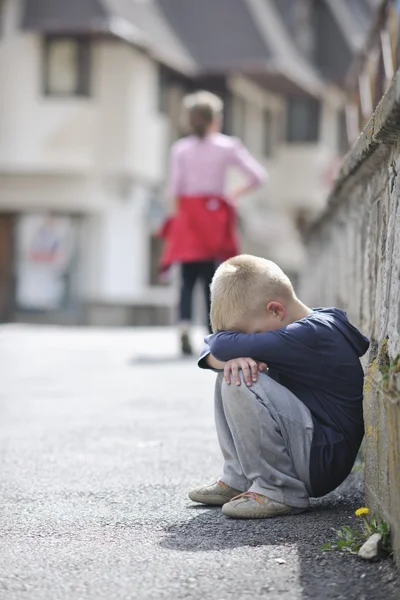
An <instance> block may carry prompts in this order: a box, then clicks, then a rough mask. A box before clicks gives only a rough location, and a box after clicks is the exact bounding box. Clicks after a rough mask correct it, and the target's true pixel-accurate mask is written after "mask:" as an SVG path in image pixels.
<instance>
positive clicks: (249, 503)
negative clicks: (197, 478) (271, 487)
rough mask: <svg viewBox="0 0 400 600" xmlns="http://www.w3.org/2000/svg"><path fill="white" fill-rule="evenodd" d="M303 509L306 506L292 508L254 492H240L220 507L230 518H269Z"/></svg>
mask: <svg viewBox="0 0 400 600" xmlns="http://www.w3.org/2000/svg"><path fill="white" fill-rule="evenodd" d="M305 511H307V508H293V507H292V506H287V505H286V504H282V503H281V502H276V501H275V500H271V499H270V498H267V496H263V495H261V494H256V493H255V492H245V493H243V494H240V495H239V496H237V498H234V499H233V500H231V501H230V502H228V503H227V504H225V506H223V508H222V514H223V515H225V517H230V518H231V519H269V518H271V517H282V516H283V515H297V514H300V513H302V512H305Z"/></svg>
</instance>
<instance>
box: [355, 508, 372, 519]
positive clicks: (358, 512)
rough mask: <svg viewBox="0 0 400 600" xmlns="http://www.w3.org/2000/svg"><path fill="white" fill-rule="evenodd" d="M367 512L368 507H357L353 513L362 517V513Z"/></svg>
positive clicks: (365, 513)
mask: <svg viewBox="0 0 400 600" xmlns="http://www.w3.org/2000/svg"><path fill="white" fill-rule="evenodd" d="M368 513H369V508H365V507H363V508H357V510H356V512H355V515H356V517H362V516H363V515H367V514H368Z"/></svg>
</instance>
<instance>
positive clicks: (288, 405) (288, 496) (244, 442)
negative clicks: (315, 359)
mask: <svg viewBox="0 0 400 600" xmlns="http://www.w3.org/2000/svg"><path fill="white" fill-rule="evenodd" d="M215 423H216V427H217V434H218V440H219V444H220V446H221V450H222V454H223V456H224V459H225V462H224V468H223V473H222V475H221V477H220V479H221V480H222V481H223V482H224V483H226V484H227V485H230V486H231V487H233V488H236V489H237V490H240V491H252V492H258V493H259V494H263V495H265V496H268V498H271V500H276V501H277V502H282V503H283V504H287V505H288V506H293V507H298V508H304V507H307V506H308V504H309V496H310V495H311V488H310V476H309V470H310V450H311V441H312V437H313V431H314V427H313V421H312V418H311V414H310V411H309V410H308V408H307V407H306V406H305V405H304V404H303V403H302V402H301V401H300V400H299V399H298V398H297V397H296V396H295V395H294V394H292V392H290V391H289V390H288V389H287V388H285V387H284V386H282V385H280V384H279V383H277V382H276V381H274V380H273V379H271V377H269V376H268V375H266V374H261V375H259V378H258V381H257V383H253V384H252V386H251V387H247V385H246V384H245V383H244V380H243V377H241V385H240V386H236V385H235V384H234V383H231V384H230V385H228V384H227V383H226V382H225V381H224V378H223V373H219V374H218V376H217V383H216V387H215Z"/></svg>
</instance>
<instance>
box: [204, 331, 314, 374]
mask: <svg viewBox="0 0 400 600" xmlns="http://www.w3.org/2000/svg"><path fill="white" fill-rule="evenodd" d="M301 327H302V326H301V325H299V324H298V323H293V324H291V325H289V326H288V327H285V328H283V329H278V330H277V331H266V332H263V333H236V332H234V331H223V332H219V333H216V334H214V335H211V336H209V337H208V338H206V342H207V344H208V345H209V347H210V352H211V354H212V355H213V356H214V357H215V358H216V359H217V360H221V361H228V360H231V359H233V358H240V357H242V356H250V357H251V358H253V359H254V360H256V361H262V362H265V363H266V364H267V365H268V366H269V367H274V368H278V369H280V370H281V371H282V372H285V371H287V372H288V374H290V373H292V372H293V371H296V372H297V373H298V372H299V371H300V370H304V371H306V372H307V371H308V372H309V370H310V369H314V370H315V369H318V367H319V366H320V365H321V353H320V352H319V349H318V341H317V339H315V344H312V345H311V346H310V344H309V341H310V340H309V339H308V343H307V344H304V343H303V340H302V329H301ZM308 336H309V333H308Z"/></svg>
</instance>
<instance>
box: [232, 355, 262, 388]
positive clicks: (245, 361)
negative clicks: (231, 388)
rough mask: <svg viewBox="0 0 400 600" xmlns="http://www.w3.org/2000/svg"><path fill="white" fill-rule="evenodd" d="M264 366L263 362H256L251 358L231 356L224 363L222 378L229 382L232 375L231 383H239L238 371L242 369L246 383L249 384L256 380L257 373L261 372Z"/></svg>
mask: <svg viewBox="0 0 400 600" xmlns="http://www.w3.org/2000/svg"><path fill="white" fill-rule="evenodd" d="M266 368H267V365H266V364H265V363H263V362H257V361H256V360H253V359H252V358H233V359H232V360H228V362H227V363H225V368H224V379H225V381H226V383H228V384H230V383H231V376H232V379H233V383H235V384H236V385H240V376H239V371H243V376H244V380H245V382H246V385H248V386H250V385H251V384H252V383H255V382H256V381H257V377H258V373H259V372H260V373H262V372H263V371H265V369H266Z"/></svg>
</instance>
